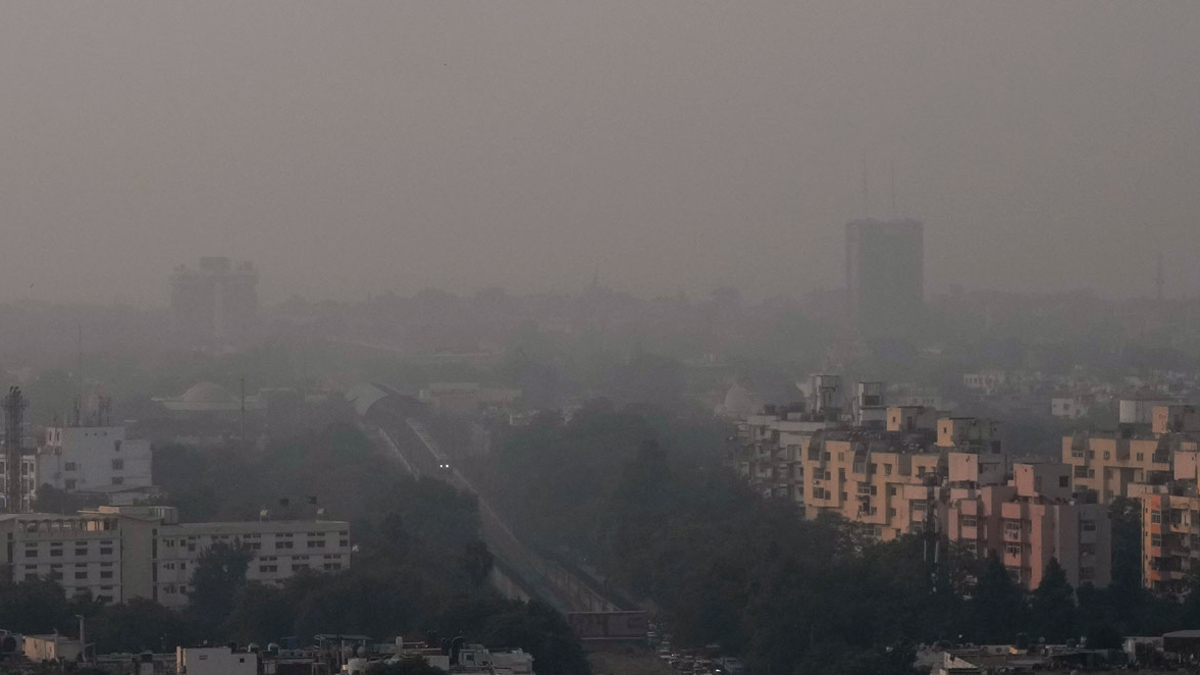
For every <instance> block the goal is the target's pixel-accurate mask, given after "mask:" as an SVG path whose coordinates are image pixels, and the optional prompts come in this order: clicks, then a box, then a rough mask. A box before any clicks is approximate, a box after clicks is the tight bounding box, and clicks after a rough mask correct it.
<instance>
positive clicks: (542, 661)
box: [482, 600, 591, 675]
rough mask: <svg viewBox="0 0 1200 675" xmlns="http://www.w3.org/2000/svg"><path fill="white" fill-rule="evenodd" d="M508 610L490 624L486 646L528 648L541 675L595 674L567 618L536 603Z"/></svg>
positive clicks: (519, 604) (513, 605)
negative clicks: (592, 672)
mask: <svg viewBox="0 0 1200 675" xmlns="http://www.w3.org/2000/svg"><path fill="white" fill-rule="evenodd" d="M507 607H508V611H504V612H501V613H499V614H496V615H494V616H493V617H492V618H491V620H490V621H489V622H488V625H487V628H486V630H485V632H484V634H483V635H482V641H483V643H484V644H486V645H489V646H494V647H504V646H507V647H520V648H521V649H524V650H525V651H527V652H529V653H530V655H532V656H533V669H534V671H535V672H537V673H538V675H591V667H590V666H589V665H588V661H587V658H586V657H585V656H584V653H583V645H582V644H581V643H580V642H579V638H578V637H576V636H575V633H574V631H572V630H571V626H570V625H568V624H567V620H566V619H565V618H564V617H563V615H561V614H559V613H558V612H556V611H555V610H554V609H553V608H552V607H549V606H547V605H543V604H542V603H540V602H537V601H536V600H531V601H529V602H527V603H522V602H512V603H507Z"/></svg>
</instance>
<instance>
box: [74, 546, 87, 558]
mask: <svg viewBox="0 0 1200 675" xmlns="http://www.w3.org/2000/svg"><path fill="white" fill-rule="evenodd" d="M87 551H88V550H87V549H86V548H77V549H75V555H76V556H79V557H82V556H85V555H87Z"/></svg>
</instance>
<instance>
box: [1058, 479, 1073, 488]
mask: <svg viewBox="0 0 1200 675" xmlns="http://www.w3.org/2000/svg"><path fill="white" fill-rule="evenodd" d="M1058 487H1060V488H1065V487H1071V477H1070V476H1059V477H1058Z"/></svg>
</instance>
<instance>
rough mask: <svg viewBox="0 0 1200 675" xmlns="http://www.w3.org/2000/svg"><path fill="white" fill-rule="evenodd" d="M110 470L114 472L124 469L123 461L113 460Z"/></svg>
mask: <svg viewBox="0 0 1200 675" xmlns="http://www.w3.org/2000/svg"><path fill="white" fill-rule="evenodd" d="M112 468H113V470H115V471H119V470H121V469H124V468H125V460H123V459H114V460H113V461H112Z"/></svg>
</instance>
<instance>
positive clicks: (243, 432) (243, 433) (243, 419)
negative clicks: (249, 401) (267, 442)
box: [239, 375, 247, 448]
mask: <svg viewBox="0 0 1200 675" xmlns="http://www.w3.org/2000/svg"><path fill="white" fill-rule="evenodd" d="M241 388H242V412H241V419H240V420H239V426H240V427H241V431H240V434H241V436H242V447H243V448H245V447H247V446H246V376H245V375H243V376H242V379H241Z"/></svg>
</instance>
